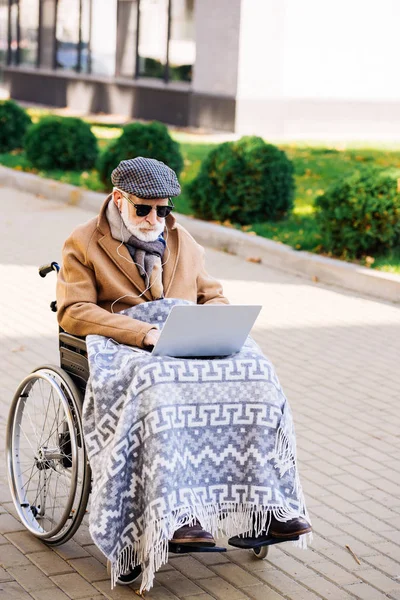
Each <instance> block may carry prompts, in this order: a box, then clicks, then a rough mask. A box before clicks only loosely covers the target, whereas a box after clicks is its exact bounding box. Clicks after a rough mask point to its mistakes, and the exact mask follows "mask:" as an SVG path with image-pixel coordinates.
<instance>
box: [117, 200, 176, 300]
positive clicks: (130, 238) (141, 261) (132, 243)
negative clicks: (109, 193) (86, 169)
mask: <svg viewBox="0 0 400 600" xmlns="http://www.w3.org/2000/svg"><path fill="white" fill-rule="evenodd" d="M106 215H107V219H108V223H109V225H110V230H111V235H112V237H113V238H114V239H115V240H119V241H120V242H123V243H124V244H125V245H126V247H127V249H128V251H129V254H130V255H131V257H132V260H133V262H134V263H135V264H136V266H137V268H138V271H139V273H140V275H141V276H142V277H143V279H144V282H145V285H146V288H149V289H150V293H151V296H152V298H153V300H159V299H160V298H164V288H163V284H162V258H163V255H164V251H165V240H164V238H163V236H162V234H161V235H160V236H159V237H158V238H157V239H156V240H155V241H154V242H143V241H142V240H139V239H138V238H137V237H136V236H134V235H132V234H131V233H130V232H129V231H128V229H127V228H126V226H125V224H124V222H123V220H122V217H121V214H120V212H119V210H118V208H117V207H116V206H115V203H114V201H113V200H112V199H111V200H110V202H109V203H108V206H107V210H106Z"/></svg>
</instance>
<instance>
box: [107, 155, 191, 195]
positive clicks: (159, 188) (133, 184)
mask: <svg viewBox="0 0 400 600" xmlns="http://www.w3.org/2000/svg"><path fill="white" fill-rule="evenodd" d="M111 182H112V184H113V186H114V187H117V188H120V189H121V190H123V191H124V192H127V193H128V194H134V195H135V196H137V197H138V198H174V197H175V196H179V194H180V193H181V186H180V185H179V181H178V178H177V176H176V174H175V171H173V170H172V169H170V167H168V166H167V165H166V164H164V163H163V162H161V161H159V160H155V159H154V158H143V157H142V156H138V157H136V158H130V159H128V160H122V161H121V162H120V163H119V165H118V167H116V169H114V171H113V172H112V173H111Z"/></svg>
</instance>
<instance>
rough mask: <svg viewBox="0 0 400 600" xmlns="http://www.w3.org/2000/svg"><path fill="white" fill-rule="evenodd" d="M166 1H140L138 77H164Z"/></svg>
mask: <svg viewBox="0 0 400 600" xmlns="http://www.w3.org/2000/svg"><path fill="white" fill-rule="evenodd" d="M167 46H168V0H140V4H139V44H138V75H139V76H143V77H156V78H158V79H164V78H165V77H166V65H167Z"/></svg>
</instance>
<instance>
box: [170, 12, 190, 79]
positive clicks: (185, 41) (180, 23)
mask: <svg viewBox="0 0 400 600" xmlns="http://www.w3.org/2000/svg"><path fill="white" fill-rule="evenodd" d="M195 58H196V44H195V36H194V0H172V2H171V20H170V39H169V51H168V63H169V78H170V79H171V80H173V81H191V80H192V69H193V65H194V61H195Z"/></svg>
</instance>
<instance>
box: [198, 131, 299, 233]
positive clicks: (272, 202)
mask: <svg viewBox="0 0 400 600" xmlns="http://www.w3.org/2000/svg"><path fill="white" fill-rule="evenodd" d="M293 173H294V169H293V165H292V163H291V161H290V160H289V159H288V157H287V156H286V154H285V153H284V152H283V151H282V150H279V148H277V147H276V146H273V145H272V144H266V143H265V142H264V140H263V139H262V138H260V137H257V136H245V137H242V138H241V139H240V140H238V141H237V142H225V143H224V144H220V145H219V146H217V148H215V149H214V150H212V151H211V152H210V153H209V155H208V156H207V157H206V158H205V160H204V161H203V162H202V165H201V167H200V172H199V174H198V175H197V177H196V178H195V179H194V180H193V181H192V182H191V184H190V185H189V186H188V194H189V199H190V203H191V206H192V209H193V211H194V213H195V215H196V216H197V217H200V218H202V219H207V220H218V221H226V220H229V221H231V222H232V223H238V224H240V225H249V224H252V223H262V222H263V221H270V220H277V219H281V218H283V217H284V216H286V214H287V213H288V212H289V211H290V210H291V208H292V206H293V196H294V188H295V185H294V176H293Z"/></svg>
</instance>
